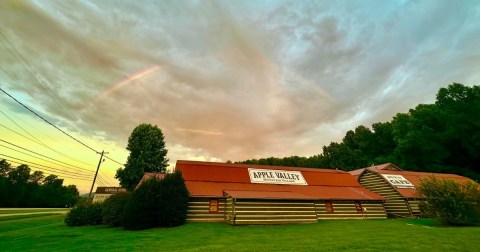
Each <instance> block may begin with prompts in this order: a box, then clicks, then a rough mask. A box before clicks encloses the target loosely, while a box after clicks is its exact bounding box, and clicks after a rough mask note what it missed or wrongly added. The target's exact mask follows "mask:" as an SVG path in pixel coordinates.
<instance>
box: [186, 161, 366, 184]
mask: <svg viewBox="0 0 480 252" xmlns="http://www.w3.org/2000/svg"><path fill="white" fill-rule="evenodd" d="M248 168H257V169H268V170H286V171H300V172H301V173H302V175H303V177H304V178H305V180H306V181H307V184H308V185H323V186H360V185H359V184H358V182H357V181H356V179H355V178H354V177H352V176H351V175H350V174H349V173H348V172H344V171H338V170H331V169H315V168H300V167H284V166H264V165H244V164H227V163H214V162H199V161H183V160H179V161H177V165H176V169H177V170H180V171H182V175H183V177H184V179H185V181H210V182H228V183H247V184H248V183H250V177H249V175H248Z"/></svg>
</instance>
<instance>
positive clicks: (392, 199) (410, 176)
mask: <svg viewBox="0 0 480 252" xmlns="http://www.w3.org/2000/svg"><path fill="white" fill-rule="evenodd" d="M350 174H351V175H353V176H354V177H356V178H357V180H358V182H359V183H360V184H361V185H362V186H364V187H365V188H367V189H369V190H371V191H373V192H376V193H378V194H380V195H382V196H383V197H384V198H385V203H384V206H385V210H386V212H387V214H388V215H389V217H394V218H395V217H412V216H417V217H418V216H420V214H421V213H420V209H419V204H418V203H419V202H420V201H421V200H423V199H422V198H421V197H420V196H418V194H417V192H416V190H415V188H416V187H418V185H419V184H420V181H421V179H424V178H428V177H432V176H433V177H436V178H440V179H451V180H454V181H456V182H459V183H461V184H463V183H468V182H473V181H472V180H471V179H469V178H466V177H462V176H459V175H455V174H442V173H429V172H413V171H404V170H402V169H400V168H398V167H397V166H395V165H393V164H391V163H387V164H382V165H377V166H372V167H367V168H362V169H358V170H354V171H350Z"/></svg>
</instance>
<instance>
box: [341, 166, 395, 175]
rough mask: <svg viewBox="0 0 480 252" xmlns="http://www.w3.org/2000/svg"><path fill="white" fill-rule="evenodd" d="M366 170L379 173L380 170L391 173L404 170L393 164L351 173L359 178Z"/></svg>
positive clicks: (361, 169)
mask: <svg viewBox="0 0 480 252" xmlns="http://www.w3.org/2000/svg"><path fill="white" fill-rule="evenodd" d="M366 169H369V170H373V171H378V170H390V171H401V170H402V169H400V168H398V167H397V166H396V165H394V164H392V163H386V164H381V165H373V166H371V167H366V168H360V169H357V170H353V171H349V172H348V173H350V174H351V175H352V176H355V177H358V176H360V175H361V174H362V173H363V172H364V171H365V170H366Z"/></svg>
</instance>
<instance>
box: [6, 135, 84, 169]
mask: <svg viewBox="0 0 480 252" xmlns="http://www.w3.org/2000/svg"><path fill="white" fill-rule="evenodd" d="M0 141H1V140H0ZM0 146H2V147H4V148H7V149H10V150H13V151H16V152H19V153H22V154H24V155H27V156H30V157H33V158H37V159H40V160H42V161H45V162H49V163H51V164H54V165H62V164H58V163H56V162H52V161H50V160H47V159H43V158H39V157H36V156H34V155H32V154H28V153H26V152H23V151H20V150H17V149H14V148H11V147H8V146H5V145H3V144H0ZM65 168H69V167H65ZM79 172H83V173H85V171H79ZM88 172H90V173H93V171H88Z"/></svg>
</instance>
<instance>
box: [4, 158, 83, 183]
mask: <svg viewBox="0 0 480 252" xmlns="http://www.w3.org/2000/svg"><path fill="white" fill-rule="evenodd" d="M5 160H6V161H8V162H10V163H15V164H18V165H22V164H24V163H21V162H18V161H15V160H11V159H8V158H5ZM28 167H30V168H35V170H37V171H43V170H47V171H49V172H55V171H51V170H49V169H48V168H42V167H38V166H36V165H28ZM60 176H61V177H65V178H69V179H78V180H83V181H92V179H87V178H79V177H74V176H73V175H71V176H68V175H63V174H60Z"/></svg>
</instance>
